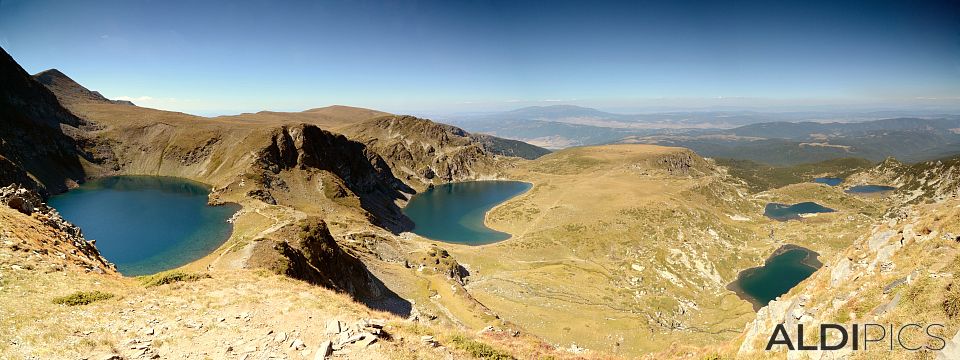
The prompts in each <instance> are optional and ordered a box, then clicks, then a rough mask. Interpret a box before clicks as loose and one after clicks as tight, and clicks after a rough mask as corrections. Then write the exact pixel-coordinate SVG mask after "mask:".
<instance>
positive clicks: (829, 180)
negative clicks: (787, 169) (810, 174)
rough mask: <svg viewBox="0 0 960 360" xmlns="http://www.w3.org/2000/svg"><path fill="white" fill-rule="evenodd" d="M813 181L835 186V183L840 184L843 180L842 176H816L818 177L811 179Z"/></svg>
mask: <svg viewBox="0 0 960 360" xmlns="http://www.w3.org/2000/svg"><path fill="white" fill-rule="evenodd" d="M813 182H815V183H817V184H827V185H830V186H837V185H840V183H842V182H843V179H842V178H836V177H818V178H816V179H813Z"/></svg>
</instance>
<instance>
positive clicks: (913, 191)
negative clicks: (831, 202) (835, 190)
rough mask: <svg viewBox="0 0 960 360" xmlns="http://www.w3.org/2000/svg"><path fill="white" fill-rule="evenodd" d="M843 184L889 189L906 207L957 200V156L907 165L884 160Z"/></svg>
mask: <svg viewBox="0 0 960 360" xmlns="http://www.w3.org/2000/svg"><path fill="white" fill-rule="evenodd" d="M845 184H849V185H862V184H876V185H887V186H893V187H896V188H897V191H896V196H897V197H898V198H899V199H901V200H902V201H904V202H907V203H916V202H935V201H943V200H947V199H956V198H957V197H958V196H960V156H954V157H949V158H944V159H940V160H932V161H923V162H918V163H915V164H909V165H908V164H904V163H901V162H899V161H897V160H896V159H894V158H887V159H886V160H884V161H883V162H881V163H879V164H877V165H876V166H874V167H873V168H871V169H868V170H866V171H864V172H861V173H858V174H856V175H854V176H851V177H850V178H849V179H847V180H846V181H845Z"/></svg>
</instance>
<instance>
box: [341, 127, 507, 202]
mask: <svg viewBox="0 0 960 360" xmlns="http://www.w3.org/2000/svg"><path fill="white" fill-rule="evenodd" d="M341 131H343V133H344V134H345V135H347V137H349V138H351V139H354V140H357V141H360V142H362V143H364V144H366V145H367V147H369V148H370V149H371V150H373V151H375V152H376V153H377V154H380V156H382V157H383V158H384V159H385V160H386V161H387V164H388V165H389V166H390V169H392V170H393V173H394V176H396V177H397V178H399V179H401V180H403V181H404V182H405V183H407V184H408V185H410V186H411V187H413V188H416V189H421V190H422V189H424V188H426V187H427V186H429V185H434V184H442V183H446V182H453V181H465V180H476V179H484V178H496V177H498V176H499V174H501V171H502V165H501V164H500V162H499V161H498V160H497V158H496V157H497V156H499V155H501V154H505V153H504V152H503V151H504V150H505V149H512V148H510V147H509V146H504V145H503V144H504V143H503V142H500V141H494V140H492V139H490V138H486V140H483V141H478V139H479V138H477V137H474V136H473V135H471V134H469V133H467V132H466V131H463V130H461V129H459V128H456V127H453V126H449V125H444V124H438V123H435V122H433V121H430V120H427V119H420V118H416V117H413V116H386V117H380V118H376V119H373V120H369V121H366V122H363V123H359V124H355V125H352V126H349V127H347V128H344V129H342V130H341ZM510 151H512V152H513V154H516V153H517V151H519V150H517V151H513V150H510ZM513 154H509V155H510V156H513Z"/></svg>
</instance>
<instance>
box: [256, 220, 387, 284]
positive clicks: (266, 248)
mask: <svg viewBox="0 0 960 360" xmlns="http://www.w3.org/2000/svg"><path fill="white" fill-rule="evenodd" d="M278 235H279V237H277V239H276V240H263V241H262V244H260V245H259V246H258V250H256V251H258V252H266V253H262V254H260V255H261V256H258V257H257V260H256V261H254V262H251V263H250V264H248V265H249V266H252V267H266V268H269V269H271V270H273V271H275V272H277V273H281V274H284V275H287V276H290V277H292V278H296V279H300V280H304V281H307V282H310V283H313V284H316V285H321V286H324V287H326V288H329V289H333V290H338V291H342V292H346V293H349V294H351V295H353V296H355V297H357V298H361V299H369V298H378V297H381V296H383V295H384V293H385V292H386V291H387V290H386V289H385V288H384V287H383V284H381V283H380V282H379V281H378V280H376V278H375V277H374V276H373V275H372V274H370V272H369V271H367V269H366V267H365V266H364V265H363V263H362V262H360V260H358V259H357V258H356V257H353V256H352V255H350V254H348V253H347V252H345V251H344V250H343V249H341V248H340V246H339V245H338V244H337V242H336V241H335V240H334V239H333V236H331V235H330V230H329V229H328V228H327V224H326V223H325V222H324V221H323V220H320V219H318V218H310V219H307V220H304V221H302V222H301V223H299V224H297V225H290V226H289V227H288V228H285V229H282V230H281V232H280V233H279V234H278ZM267 253H269V254H267Z"/></svg>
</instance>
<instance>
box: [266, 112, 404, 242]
mask: <svg viewBox="0 0 960 360" xmlns="http://www.w3.org/2000/svg"><path fill="white" fill-rule="evenodd" d="M254 169H257V171H258V173H257V175H256V176H257V182H258V187H257V189H255V190H250V191H249V192H248V195H250V196H253V197H256V198H259V199H261V200H264V201H265V202H268V203H277V200H276V197H275V196H274V195H273V194H272V192H273V191H278V190H279V191H283V190H284V187H285V184H284V182H283V179H282V178H281V177H280V176H278V175H280V174H281V172H283V171H286V170H293V169H296V170H303V171H320V172H326V173H329V174H333V175H334V176H335V178H332V179H330V181H326V182H324V184H323V185H324V186H323V187H324V192H325V195H326V196H327V197H328V198H343V197H354V196H355V197H356V198H357V199H358V200H359V204H360V207H362V208H363V209H364V210H366V211H368V212H369V213H370V214H372V216H373V219H372V220H374V222H375V223H376V224H377V225H380V226H381V227H384V228H386V229H389V230H392V231H404V230H407V229H409V228H411V227H412V225H413V223H412V222H411V221H410V220H409V219H408V218H407V217H406V216H405V215H403V212H402V211H401V210H400V208H399V206H397V205H396V203H395V202H396V201H398V200H406V196H405V195H404V193H413V192H414V190H413V189H411V188H409V187H408V186H406V185H405V184H404V183H402V182H401V181H399V180H398V179H396V178H395V177H393V174H392V173H391V172H390V167H389V166H388V165H387V164H386V162H385V161H384V160H383V159H382V158H381V157H380V156H379V155H377V154H376V153H374V152H372V151H370V150H369V149H368V148H367V147H366V146H364V144H361V143H359V142H356V141H352V140H349V139H347V138H346V137H344V136H343V135H339V134H334V133H331V132H329V131H326V130H323V129H320V128H318V127H316V126H313V125H308V124H300V125H295V126H283V127H280V128H279V129H276V130H275V131H274V133H273V135H272V137H271V140H270V143H269V144H268V145H267V146H265V147H264V148H262V149H261V150H260V151H259V152H258V153H257V155H256V160H255V165H254Z"/></svg>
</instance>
